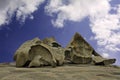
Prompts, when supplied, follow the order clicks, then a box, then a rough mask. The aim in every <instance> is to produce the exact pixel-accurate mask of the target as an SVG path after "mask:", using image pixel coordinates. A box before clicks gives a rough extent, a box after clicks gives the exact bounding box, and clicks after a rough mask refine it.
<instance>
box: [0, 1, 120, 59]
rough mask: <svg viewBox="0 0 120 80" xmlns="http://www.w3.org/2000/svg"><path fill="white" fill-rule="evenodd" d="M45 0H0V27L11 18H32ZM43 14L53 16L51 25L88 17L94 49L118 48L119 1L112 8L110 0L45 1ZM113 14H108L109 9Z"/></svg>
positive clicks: (115, 49) (106, 50) (119, 37)
mask: <svg viewBox="0 0 120 80" xmlns="http://www.w3.org/2000/svg"><path fill="white" fill-rule="evenodd" d="M44 1H45V0H0V26H1V25H3V24H8V23H9V22H10V20H11V18H12V17H13V15H15V16H16V19H17V20H22V21H23V22H24V21H25V19H26V18H27V17H29V18H30V19H34V16H32V13H33V12H35V11H36V10H37V9H38V7H39V5H41V4H42V3H43V2H44ZM47 1H48V2H47V4H46V6H45V13H47V14H48V15H49V16H51V17H53V19H52V20H51V22H52V24H53V25H54V26H55V27H59V28H62V27H64V24H65V21H67V20H68V21H73V22H81V21H82V20H83V19H84V18H86V17H88V18H89V20H90V28H91V31H92V32H93V33H94V36H92V38H91V39H93V40H96V41H97V44H98V51H100V52H103V56H107V57H108V56H109V54H107V53H109V52H110V53H111V52H118V51H120V46H119V45H120V41H119V40H120V4H119V5H117V6H115V7H112V6H111V4H110V1H111V0H47ZM113 9H114V11H116V13H114V14H111V13H110V11H111V10H113Z"/></svg>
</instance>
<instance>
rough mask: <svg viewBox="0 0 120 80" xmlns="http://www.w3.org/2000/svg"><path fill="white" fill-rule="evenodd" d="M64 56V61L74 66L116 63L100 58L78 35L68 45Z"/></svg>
mask: <svg viewBox="0 0 120 80" xmlns="http://www.w3.org/2000/svg"><path fill="white" fill-rule="evenodd" d="M65 55H66V57H65V58H66V59H68V60H70V61H71V62H73V63H76V64H95V65H109V64H113V63H115V61H116V60H115V59H105V58H103V57H102V56H100V55H99V54H98V53H97V52H96V51H95V50H94V49H93V48H92V47H91V45H90V44H89V43H88V42H87V41H86V40H85V39H84V38H83V37H82V36H81V35H80V34H79V33H76V34H75V35H74V37H73V38H72V40H71V42H70V43H69V44H68V46H67V48H66V52H65Z"/></svg>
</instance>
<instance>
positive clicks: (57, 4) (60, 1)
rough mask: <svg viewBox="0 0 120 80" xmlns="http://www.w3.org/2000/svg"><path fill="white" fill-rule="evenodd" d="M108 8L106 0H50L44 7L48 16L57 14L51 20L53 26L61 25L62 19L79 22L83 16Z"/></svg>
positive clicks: (103, 11) (105, 11)
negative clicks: (65, 0)
mask: <svg viewBox="0 0 120 80" xmlns="http://www.w3.org/2000/svg"><path fill="white" fill-rule="evenodd" d="M109 9H110V5H109V2H108V0H100V1H99V0H68V1H67V4H66V3H64V0H50V2H49V3H48V5H47V6H46V7H45V10H46V12H47V13H48V14H49V15H50V16H54V15H55V14H56V15H57V19H56V20H52V23H53V25H54V26H57V27H63V26H64V21H66V20H70V21H75V22H80V21H81V20H83V19H84V18H85V17H88V16H94V15H98V14H101V12H102V13H103V14H104V13H107V12H108V10H109Z"/></svg>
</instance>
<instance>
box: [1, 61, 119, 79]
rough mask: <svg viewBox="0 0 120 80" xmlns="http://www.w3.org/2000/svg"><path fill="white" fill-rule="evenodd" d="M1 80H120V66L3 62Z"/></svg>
mask: <svg viewBox="0 0 120 80" xmlns="http://www.w3.org/2000/svg"><path fill="white" fill-rule="evenodd" d="M0 80H120V68H119V67H117V66H106V67H105V66H94V65H83V64H78V65H75V64H65V65H64V66H59V67H56V68H51V67H50V66H46V67H42V68H16V67H15V64H14V63H2V64H0Z"/></svg>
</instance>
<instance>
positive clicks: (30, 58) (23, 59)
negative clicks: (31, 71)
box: [14, 38, 64, 67]
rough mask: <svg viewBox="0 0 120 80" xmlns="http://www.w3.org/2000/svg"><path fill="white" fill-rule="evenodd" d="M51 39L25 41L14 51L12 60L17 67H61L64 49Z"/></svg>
mask: <svg viewBox="0 0 120 80" xmlns="http://www.w3.org/2000/svg"><path fill="white" fill-rule="evenodd" d="M52 39H53V38H47V39H44V40H43V41H41V40H40V39H39V38H35V39H33V40H29V41H26V42H25V43H23V44H22V45H21V46H20V48H18V50H17V51H16V53H15V55H14V60H15V61H16V66H17V67H24V66H27V67H40V66H48V65H51V66H52V67H55V66H56V65H62V64H63V63H64V49H63V48H62V47H61V46H60V45H59V44H58V43H57V42H56V41H55V40H54V41H53V40H52Z"/></svg>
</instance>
